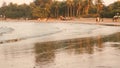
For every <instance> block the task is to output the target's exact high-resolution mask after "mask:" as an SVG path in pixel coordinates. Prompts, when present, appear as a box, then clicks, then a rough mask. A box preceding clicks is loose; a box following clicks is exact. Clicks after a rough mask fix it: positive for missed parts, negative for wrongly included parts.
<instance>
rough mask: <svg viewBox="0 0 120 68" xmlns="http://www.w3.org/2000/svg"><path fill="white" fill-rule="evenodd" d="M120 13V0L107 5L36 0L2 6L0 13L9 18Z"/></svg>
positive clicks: (98, 1)
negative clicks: (29, 2) (28, 2)
mask: <svg viewBox="0 0 120 68" xmlns="http://www.w3.org/2000/svg"><path fill="white" fill-rule="evenodd" d="M116 13H120V2H119V1H116V2H114V3H112V4H110V5H109V6H105V5H104V2H103V0H66V1H57V0H34V2H33V3H31V4H29V5H27V4H21V5H18V4H13V3H10V4H8V5H7V4H6V3H5V2H4V3H3V5H2V7H0V15H3V16H6V17H7V18H30V19H35V18H46V17H48V16H50V17H52V18H58V17H59V16H64V17H96V16H97V15H103V16H104V17H109V18H110V17H113V16H114V15H115V14H116Z"/></svg>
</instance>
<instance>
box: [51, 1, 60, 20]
mask: <svg viewBox="0 0 120 68" xmlns="http://www.w3.org/2000/svg"><path fill="white" fill-rule="evenodd" d="M52 7H53V13H54V16H55V17H56V18H58V16H59V2H58V1H54V2H53V4H52Z"/></svg>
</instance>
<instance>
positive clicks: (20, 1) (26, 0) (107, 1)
mask: <svg viewBox="0 0 120 68" xmlns="http://www.w3.org/2000/svg"><path fill="white" fill-rule="evenodd" d="M103 1H104V2H105V5H109V4H110V3H113V2H115V1H117V0H103ZM3 2H6V3H7V4H8V3H10V2H13V3H17V4H23V3H26V4H29V3H30V2H33V0H0V6H1V5H2V3H3Z"/></svg>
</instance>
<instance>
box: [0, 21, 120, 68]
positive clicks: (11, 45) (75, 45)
mask: <svg viewBox="0 0 120 68" xmlns="http://www.w3.org/2000/svg"><path fill="white" fill-rule="evenodd" d="M80 20H81V21H79V20H70V21H62V20H60V21H59V20H56V21H55V20H48V21H47V22H46V21H36V20H35V21H33V20H32V21H30V20H29V21H26V20H23V21H18V20H11V21H8V20H6V21H0V27H1V28H0V32H1V33H0V54H1V56H0V60H1V61H0V67H2V68H73V67H75V68H80V67H82V68H101V67H102V68H119V67H120V65H119V62H120V59H119V52H120V33H119V32H120V26H116V23H113V22H106V21H104V22H106V23H105V24H98V23H97V22H96V21H94V20H93V19H92V20H93V21H94V22H93V21H92V20H90V19H87V20H86V19H80ZM89 20H90V21H89ZM100 23H103V22H100ZM106 24H107V26H106ZM111 24H112V25H111ZM118 24H119V23H118ZM103 60H104V61H103ZM111 61H112V62H111Z"/></svg>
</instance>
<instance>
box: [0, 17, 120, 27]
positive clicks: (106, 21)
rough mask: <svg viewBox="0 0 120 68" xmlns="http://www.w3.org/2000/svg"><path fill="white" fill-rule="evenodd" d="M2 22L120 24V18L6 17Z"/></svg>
mask: <svg viewBox="0 0 120 68" xmlns="http://www.w3.org/2000/svg"><path fill="white" fill-rule="evenodd" d="M0 21H2V22H16V23H19V22H30V23H31V22H32V23H83V24H97V25H108V26H114V25H115V26H116V25H117V26H120V20H119V21H118V22H113V20H112V18H103V21H102V22H101V21H100V22H96V18H73V19H72V20H60V19H54V18H49V19H48V20H47V19H42V20H19V19H6V20H0Z"/></svg>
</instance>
